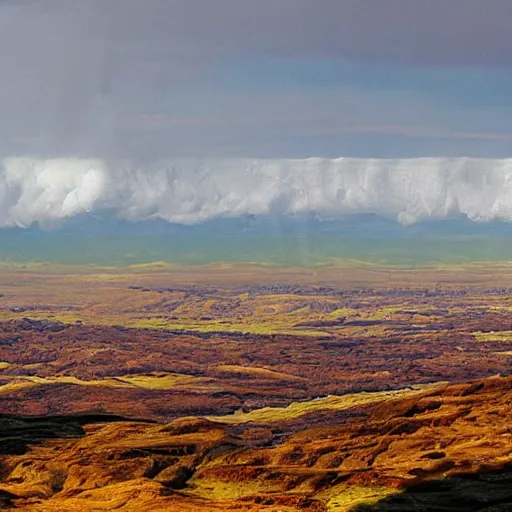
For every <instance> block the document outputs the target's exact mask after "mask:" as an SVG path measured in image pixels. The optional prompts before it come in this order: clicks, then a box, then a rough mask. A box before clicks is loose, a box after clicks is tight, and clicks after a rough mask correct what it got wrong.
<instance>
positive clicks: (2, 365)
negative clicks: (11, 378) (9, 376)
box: [0, 361, 11, 370]
mask: <svg viewBox="0 0 512 512" xmlns="http://www.w3.org/2000/svg"><path fill="white" fill-rule="evenodd" d="M9 366H11V363H8V362H7V361H0V370H5V369H6V368H9Z"/></svg>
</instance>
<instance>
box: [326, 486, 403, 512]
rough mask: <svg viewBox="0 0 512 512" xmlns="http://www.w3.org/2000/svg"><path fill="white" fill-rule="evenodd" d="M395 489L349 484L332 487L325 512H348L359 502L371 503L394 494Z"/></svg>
mask: <svg viewBox="0 0 512 512" xmlns="http://www.w3.org/2000/svg"><path fill="white" fill-rule="evenodd" d="M394 493H396V491H394V490H393V489H388V488H386V487H364V486H360V485H350V486H346V487H344V488H339V487H338V488H336V487H333V488H331V489H329V495H330V496H331V497H330V499H329V500H328V501H327V504H326V508H327V512H349V511H350V510H353V507H355V506H356V505H360V504H363V503H364V504H365V505H371V504H373V503H376V502H377V501H379V500H381V499H382V498H385V497H386V496H389V495H390V494H394Z"/></svg>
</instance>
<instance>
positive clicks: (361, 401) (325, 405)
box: [208, 384, 439, 424]
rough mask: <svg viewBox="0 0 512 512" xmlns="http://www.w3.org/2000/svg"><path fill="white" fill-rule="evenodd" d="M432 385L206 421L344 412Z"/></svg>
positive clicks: (263, 419) (269, 420)
mask: <svg viewBox="0 0 512 512" xmlns="http://www.w3.org/2000/svg"><path fill="white" fill-rule="evenodd" d="M438 385H439V384H433V385H428V386H414V387H413V389H400V390H396V391H379V392H375V393H366V392H364V393H352V394H347V395H342V396H328V397H325V398H317V399H315V400H310V401H307V402H292V403H291V404H290V405H288V406H286V407H263V408H262V409H255V410H253V411H249V412H247V413H246V412H243V411H242V410H238V411H236V412H235V413H234V414H233V415H230V416H211V417H209V418H208V419H210V420H213V421H222V422H224V423H231V424H236V423H248V422H252V423H275V422H279V421H286V420H291V419H295V418H299V417H300V416H304V415H305V414H309V413H313V412H315V411H322V410H331V409H333V410H344V409H350V408H351V407H357V406H361V405H365V404H370V403H373V402H380V401H382V400H386V399H388V398H397V397H401V396H404V395H413V394H417V393H421V392H422V391H423V390H425V389H428V388H431V387H435V386H438Z"/></svg>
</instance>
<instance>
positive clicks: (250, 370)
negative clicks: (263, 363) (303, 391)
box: [216, 364, 308, 382]
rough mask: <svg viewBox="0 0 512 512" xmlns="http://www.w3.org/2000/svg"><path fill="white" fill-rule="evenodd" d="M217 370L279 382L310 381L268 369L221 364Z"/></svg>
mask: <svg viewBox="0 0 512 512" xmlns="http://www.w3.org/2000/svg"><path fill="white" fill-rule="evenodd" d="M216 370H218V371H221V372H229V373H242V374H244V373H246V374H249V375H255V376H260V377H267V378H269V379H277V380H295V381H302V382H307V381H308V379H305V378H304V377H297V376H296V375H290V374H288V373H281V372H276V371H274V370H268V369H267V368H254V367H248V366H238V365H234V364H221V365H219V366H217V367H216Z"/></svg>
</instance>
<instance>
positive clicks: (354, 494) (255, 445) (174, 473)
mask: <svg viewBox="0 0 512 512" xmlns="http://www.w3.org/2000/svg"><path fill="white" fill-rule="evenodd" d="M511 399H512V377H494V378H489V379H484V380H479V381H474V382H471V383H469V384H459V385H445V386H440V387H437V388H434V389H427V390H424V391H421V392H416V393H413V394H412V395H410V396H409V395H404V396H400V397H397V398H387V399H384V400H382V401H380V402H378V403H373V404H371V405H368V404H367V405H359V406H357V407H356V408H355V409H352V410H351V411H350V412H351V414H346V415H345V416H343V417H342V416H340V414H339V413H337V412H332V411H326V410H322V409H321V408H320V409H317V410H314V411H313V412H311V413H308V414H305V415H303V416H302V417H301V419H300V421H298V420H297V419H296V418H295V419H290V420H289V421H284V422H282V421H280V422H279V429H277V428H276V425H275V424H273V423H272V421H271V418H270V421H267V422H266V423H265V422H264V421H262V422H260V423H255V422H247V421H238V422H237V421H233V420H232V421H230V422H220V421H218V420H216V421H212V420H208V419H206V418H197V417H196V418H181V419H177V420H174V421H172V422H171V423H168V424H165V425H162V424H154V423H147V422H141V421H119V418H110V417H101V416H99V417H98V416H97V417H85V416H82V417H72V416H70V417H67V418H62V417H61V418H50V417H47V418H44V419H38V418H25V419H22V418H13V417H7V416H5V417H2V418H0V432H1V435H2V437H3V439H2V440H1V442H0V447H1V448H0V450H2V452H3V455H2V456H1V466H0V475H1V481H2V483H1V485H0V500H1V501H0V503H1V502H2V501H3V507H4V509H7V510H9V509H12V510H25V511H31V512H37V511H41V512H43V511H44V512H52V511H56V512H57V511H58V512H61V511H70V510H80V511H93V510H94V511H98V510H121V511H126V512H128V511H134V512H135V511H141V510H144V511H149V512H151V511H155V512H156V511H166V510H183V511H191V512H192V511H197V512H199V511H205V510H212V511H213V510H219V511H221V510H238V511H267V510H268V511H274V512H277V511H283V512H284V511H287V512H290V511H299V510H313V511H315V510H316V511H324V510H327V511H344V510H346V511H349V510H354V511H356V510H357V511H379V510H386V511H395V510H418V511H434V510H450V511H459V510H460V511H483V510H488V511H491V510H512V485H511V484H512V430H511V427H510V425H511V421H512V405H511V402H512V400H511ZM261 417H262V418H263V417H264V416H261ZM228 418H229V417H227V418H226V419H228ZM29 441H31V442H29ZM368 502H370V504H368ZM365 503H366V504H365ZM498 505H499V507H501V508H499V507H498ZM493 506H494V507H498V508H492V507H493Z"/></svg>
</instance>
